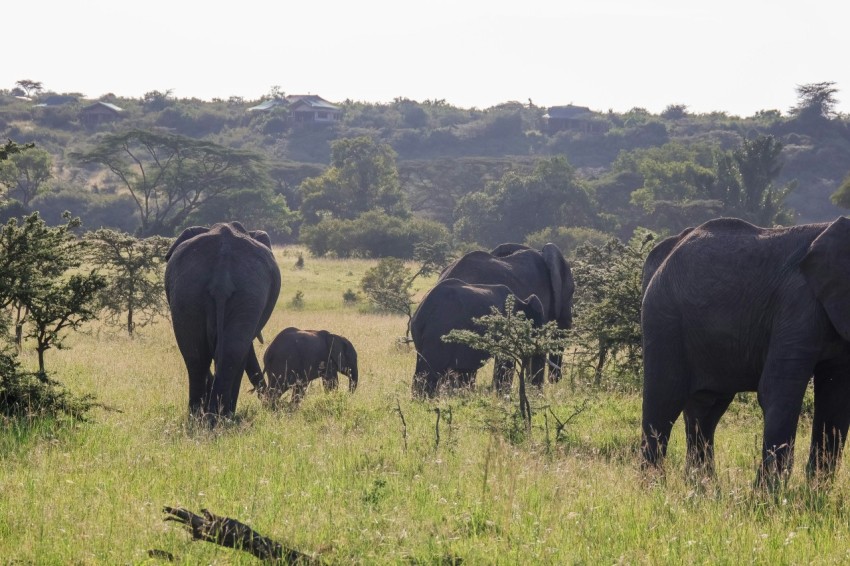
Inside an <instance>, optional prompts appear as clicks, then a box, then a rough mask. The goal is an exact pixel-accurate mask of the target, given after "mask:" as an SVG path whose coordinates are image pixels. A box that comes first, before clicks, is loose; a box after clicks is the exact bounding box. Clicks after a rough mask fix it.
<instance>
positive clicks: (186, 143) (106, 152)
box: [70, 130, 280, 236]
mask: <svg viewBox="0 0 850 566" xmlns="http://www.w3.org/2000/svg"><path fill="white" fill-rule="evenodd" d="M70 155H71V157H72V158H73V159H76V160H77V161H78V162H79V163H82V164H97V165H103V166H105V167H106V168H108V169H109V170H110V171H112V173H113V174H115V176H117V177H118V179H119V180H120V181H121V183H122V184H123V185H124V187H126V189H127V190H128V191H129V193H130V195H131V196H132V197H133V200H134V202H135V203H136V208H137V209H138V211H139V217H140V219H141V227H140V229H139V235H140V236H152V235H163V236H165V235H172V234H174V233H175V232H176V230H177V229H178V228H180V227H181V226H183V225H184V224H185V223H186V222H187V220H188V219H189V218H190V216H191V215H192V214H193V213H196V212H197V211H198V210H200V209H203V208H204V207H207V206H209V205H212V204H213V203H216V202H218V201H220V200H223V199H225V198H227V197H228V195H230V194H232V193H234V192H236V191H240V190H241V191H248V190H250V191H255V192H265V193H269V194H271V188H270V187H271V181H270V179H269V176H268V173H267V171H266V166H265V162H264V160H263V157H262V156H261V155H260V154H258V153H254V152H252V151H243V150H236V149H230V148H227V147H224V146H221V145H218V144H216V143H212V142H209V141H204V140H198V139H194V138H190V137H186V136H180V135H175V134H167V133H159V132H151V131H145V130H130V131H128V132H124V133H120V134H108V135H106V136H104V137H103V138H102V139H101V141H100V142H99V143H98V144H97V145H96V146H95V147H94V148H93V149H91V150H89V151H86V152H74V153H71V154H70ZM243 196H244V195H243ZM276 205H280V202H276Z"/></svg>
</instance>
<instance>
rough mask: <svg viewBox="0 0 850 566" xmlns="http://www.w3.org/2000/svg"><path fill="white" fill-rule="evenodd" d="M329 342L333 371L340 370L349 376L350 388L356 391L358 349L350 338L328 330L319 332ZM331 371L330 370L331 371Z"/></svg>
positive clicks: (330, 362) (329, 356) (330, 361)
mask: <svg viewBox="0 0 850 566" xmlns="http://www.w3.org/2000/svg"><path fill="white" fill-rule="evenodd" d="M319 334H321V335H322V336H323V337H324V339H325V343H326V344H327V348H328V363H329V364H330V366H331V367H330V371H331V372H337V371H338V372H340V373H342V374H344V375H347V376H348V390H349V391H350V392H352V393H354V390H355V389H357V377H358V370H357V350H355V349H354V346H353V345H352V344H351V342H350V341H349V340H348V338H344V337H342V336H339V335H337V334H331V333H330V332H328V331H326V330H322V331H320V332H319ZM329 373H330V372H329Z"/></svg>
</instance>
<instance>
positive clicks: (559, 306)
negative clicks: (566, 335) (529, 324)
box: [440, 244, 575, 390]
mask: <svg viewBox="0 0 850 566" xmlns="http://www.w3.org/2000/svg"><path fill="white" fill-rule="evenodd" d="M449 278H454V279H460V280H461V281H465V282H467V283H475V284H487V285H506V286H507V287H508V288H509V289H510V290H511V291H512V292H513V294H514V295H516V296H517V297H528V296H529V295H536V296H537V298H538V299H539V300H540V303H541V304H542V305H543V314H544V317H543V323H544V324H545V323H547V322H550V321H553V320H554V321H556V322H557V325H558V328H560V329H562V330H566V329H568V328H570V327H571V326H572V321H573V315H572V305H573V293H574V292H575V282H574V281H573V274H572V271H571V270H570V264H569V263H568V262H567V260H566V259H564V256H563V254H561V250H560V249H558V246H556V245H555V244H546V245H545V246H543V249H542V250H540V251H537V250H533V249H531V248H529V247H528V246H523V245H521V244H502V245H500V246H498V247H497V248H495V249H494V250H493V251H492V252H489V253H488V252H485V251H474V252H471V253H468V254H466V255H465V256H463V257H461V258H460V259H458V260H456V261H455V262H454V263H452V264H451V265H449V266H448V267H446V269H444V270H443V272H442V273H441V274H440V280H441V281H442V280H445V279H449ZM549 361H550V362H551V363H550V366H549V380H550V381H553V382H554V381H558V380H559V379H560V378H561V363H562V356H561V354H557V355H551V356H550V357H549ZM503 366H504V364H503V363H502V362H499V363H497V368H496V370H495V371H494V374H493V379H494V385H495V387H496V389H497V390H505V389H510V379H511V375H512V371H504V369H503ZM544 368H545V358H544V357H541V358H535V359H534V360H532V365H531V376H532V377H531V382H532V383H533V384H534V385H542V384H543V374H544Z"/></svg>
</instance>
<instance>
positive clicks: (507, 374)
mask: <svg viewBox="0 0 850 566" xmlns="http://www.w3.org/2000/svg"><path fill="white" fill-rule="evenodd" d="M513 382H514V361H513V360H511V359H504V358H496V360H495V362H494V363H493V390H494V391H495V392H496V393H497V394H499V395H508V394H510V392H511V386H512V385H513Z"/></svg>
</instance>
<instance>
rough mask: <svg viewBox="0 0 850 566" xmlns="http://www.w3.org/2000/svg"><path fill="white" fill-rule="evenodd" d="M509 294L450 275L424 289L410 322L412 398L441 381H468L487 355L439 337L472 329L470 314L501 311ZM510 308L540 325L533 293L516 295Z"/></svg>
mask: <svg viewBox="0 0 850 566" xmlns="http://www.w3.org/2000/svg"><path fill="white" fill-rule="evenodd" d="M513 294H514V293H513V291H511V289H510V288H508V287H507V286H506V285H483V284H473V283H466V282H464V281H461V280H459V279H451V278H450V279H444V280H442V281H439V282H438V283H437V284H436V285H435V286H434V287H433V288H432V289H431V290H430V291H428V293H427V294H426V295H425V297H423V299H422V302H421V303H419V306H418V307H417V308H416V311H415V312H414V313H413V317H412V318H411V322H410V331H411V332H410V333H411V337H412V338H413V344H414V346H415V347H416V370H415V372H414V375H413V388H412V389H413V395H414V397H422V396H428V397H433V396H434V395H436V394H437V392H438V391H439V389H440V387H441V386H443V385H448V386H458V385H460V386H471V385H472V384H473V383H474V381H475V374H476V372H477V371H478V369H479V368H480V367H481V366H482V365H483V364H484V362H485V361H487V358H489V357H490V355H489V354H488V353H487V352H483V351H481V350H475V349H473V348H470V347H469V346H467V345H465V344H459V343H455V342H444V341H443V340H442V337H443V336H444V335H446V334H448V333H449V332H450V331H452V330H455V329H457V330H476V329H477V327H476V325H475V323H473V321H472V319H473V318H478V317H482V316H484V315H488V314H491V307H496V308H497V309H499V311H500V312H504V310H505V301H506V300H507V298H508V296H509V295H513ZM515 309H516V311H517V312H523V313H524V314H525V315H526V316H527V317H528V318H529V319H530V320H532V321H533V323H534V325H535V326H538V327H539V326H542V325H543V323H544V322H543V321H544V319H545V311H544V309H543V304H542V303H541V302H540V299H538V298H537V296H535V295H530V296H528V297H527V298H526V299H516V303H515Z"/></svg>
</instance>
